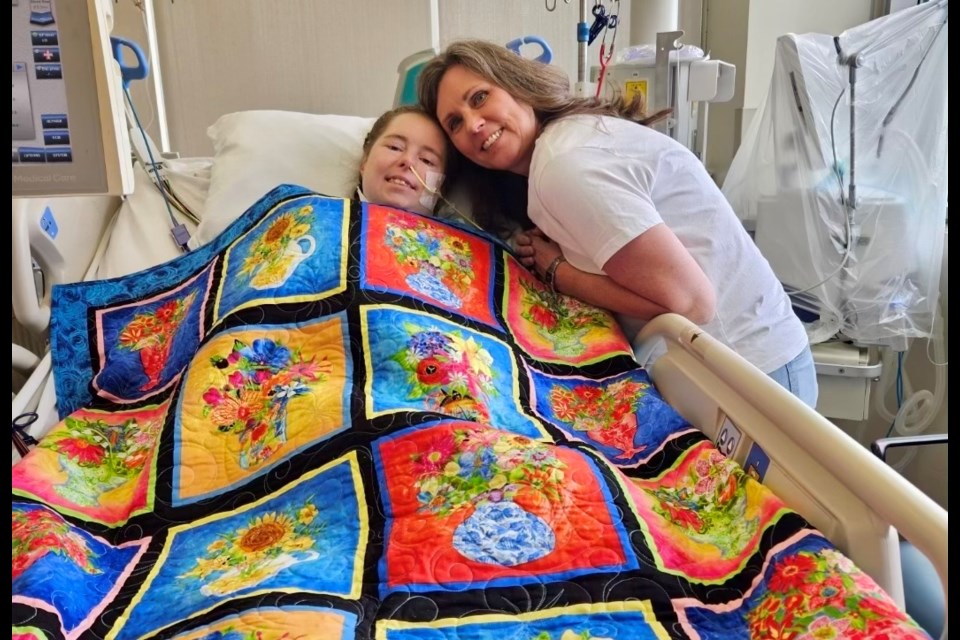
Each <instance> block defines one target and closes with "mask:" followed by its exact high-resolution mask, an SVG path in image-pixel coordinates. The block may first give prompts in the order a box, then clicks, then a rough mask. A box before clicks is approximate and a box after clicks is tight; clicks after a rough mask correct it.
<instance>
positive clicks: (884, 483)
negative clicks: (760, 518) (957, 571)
mask: <svg viewBox="0 0 960 640" xmlns="http://www.w3.org/2000/svg"><path fill="white" fill-rule="evenodd" d="M661 341H662V342H663V343H665V344H666V353H665V354H664V355H662V356H660V357H659V358H658V359H657V360H656V361H654V363H653V365H652V366H651V367H650V368H649V371H650V376H651V379H653V381H654V382H655V383H656V385H657V388H658V389H659V390H660V392H661V393H662V395H663V397H664V398H665V399H666V400H667V401H668V402H669V403H670V404H671V405H673V407H674V408H676V409H677V410H678V411H679V412H680V414H681V415H683V416H684V418H686V419H687V420H689V421H690V422H691V423H692V424H693V425H694V426H697V427H698V428H700V429H701V430H702V431H703V432H704V433H705V434H706V435H707V436H708V437H710V438H711V439H713V440H714V441H715V442H716V441H717V440H718V438H721V437H722V438H723V439H724V440H725V443H729V442H731V441H732V440H736V443H735V445H733V446H732V447H730V448H729V449H728V450H727V451H724V453H728V455H729V457H731V458H732V459H734V460H736V461H737V462H738V463H740V464H741V465H744V463H745V461H746V458H747V454H748V452H749V451H750V449H751V447H752V445H753V443H756V444H757V445H758V446H759V447H760V448H762V450H763V452H764V453H765V454H766V456H767V457H768V458H769V460H770V464H769V467H768V468H767V470H766V473H765V475H764V476H763V477H762V481H763V483H764V484H765V485H766V486H767V487H768V488H770V489H771V490H772V491H773V492H774V493H775V494H776V495H777V496H779V497H780V498H781V499H782V500H784V502H785V503H786V504H787V506H789V507H790V508H791V509H793V510H795V511H796V512H797V513H799V514H800V515H802V516H803V517H804V518H805V519H806V520H807V521H808V522H810V523H811V525H813V526H814V527H816V528H817V529H819V530H820V531H821V532H822V533H823V534H824V535H825V536H826V537H827V538H828V539H829V540H830V541H831V542H833V543H834V544H836V545H837V547H838V548H839V549H840V550H841V551H842V552H844V553H845V554H846V555H847V556H848V557H849V558H850V559H851V560H852V561H853V562H854V563H855V564H856V565H857V566H858V567H859V568H860V569H862V570H863V571H865V572H866V573H867V574H868V575H870V576H871V577H872V578H873V579H874V580H875V581H876V582H877V583H878V584H879V585H880V586H881V587H882V588H883V589H884V590H886V591H887V593H888V594H890V596H891V597H892V598H893V599H894V600H895V601H896V602H897V603H898V605H899V606H900V607H902V608H903V607H904V606H905V605H904V591H903V579H902V572H901V565H900V552H899V540H898V536H897V533H898V532H899V533H900V535H902V536H903V537H904V538H905V539H906V540H908V541H909V542H910V543H912V544H913V545H914V546H915V547H916V548H917V549H918V550H919V551H920V552H921V553H922V554H923V555H925V556H926V557H927V558H928V559H929V560H930V562H931V563H932V564H933V566H934V567H935V568H936V571H937V574H938V576H939V578H940V582H941V587H942V589H943V594H944V600H945V601H949V600H948V599H947V511H946V510H945V509H944V508H942V507H941V506H940V505H938V504H937V503H936V502H934V501H933V500H932V499H931V498H930V497H929V496H927V495H926V494H925V493H923V492H922V491H920V490H919V489H918V488H917V487H916V486H914V485H913V484H912V483H910V482H909V481H908V480H906V479H905V478H904V477H903V476H901V475H900V474H898V473H897V472H896V471H895V470H893V469H892V468H891V467H889V466H887V465H886V464H884V463H883V462H882V461H881V460H880V459H879V458H877V457H876V456H875V455H873V454H872V453H871V452H870V451H869V450H867V448H865V447H863V446H862V445H860V444H859V443H858V442H857V441H856V440H854V439H853V438H852V437H851V436H850V435H848V434H847V433H845V432H844V431H842V430H841V429H840V428H839V427H837V426H836V425H834V424H833V423H831V422H830V421H828V420H827V419H826V418H824V417H823V416H821V415H820V414H818V413H817V412H816V411H814V410H813V409H811V408H810V407H808V406H807V405H806V404H804V403H803V402H802V401H801V400H799V399H798V398H796V397H795V396H793V395H792V394H791V393H789V392H788V391H787V390H786V389H784V388H783V387H781V386H780V385H778V384H777V383H776V382H775V381H774V380H773V379H772V378H770V377H769V376H767V375H765V374H763V373H762V372H761V371H760V370H758V369H756V368H755V367H752V366H749V365H746V361H745V360H744V359H743V358H742V357H740V356H739V355H737V354H736V353H735V352H734V351H733V350H731V349H730V348H729V347H727V346H725V345H723V344H721V343H720V342H719V341H717V340H716V339H715V338H713V337H712V336H710V335H708V334H706V333H705V332H704V331H703V330H702V329H700V328H699V327H697V326H696V325H694V324H693V323H691V322H689V321H688V320H686V319H685V318H683V317H682V316H679V315H676V314H665V315H662V316H659V317H657V318H654V319H653V320H652V321H650V322H649V323H647V325H646V326H645V327H644V328H643V330H642V331H641V332H640V335H639V336H638V345H639V348H638V361H639V362H640V363H641V364H644V363H645V362H646V360H648V359H649V355H650V354H651V352H652V350H653V349H655V348H656V347H657V345H659V344H660V343H661ZM745 365H746V366H745ZM731 434H732V436H731ZM723 449H724V448H723V447H721V450H723ZM941 637H942V638H946V637H947V626H946V620H944V626H943V635H942V636H941Z"/></svg>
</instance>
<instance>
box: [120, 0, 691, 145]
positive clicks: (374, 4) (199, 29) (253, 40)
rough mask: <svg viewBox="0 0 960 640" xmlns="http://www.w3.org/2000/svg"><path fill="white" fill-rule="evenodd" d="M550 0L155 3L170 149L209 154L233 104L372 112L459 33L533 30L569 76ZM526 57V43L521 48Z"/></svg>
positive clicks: (135, 27) (623, 19)
mask: <svg viewBox="0 0 960 640" xmlns="http://www.w3.org/2000/svg"><path fill="white" fill-rule="evenodd" d="M589 4H590V6H592V3H589ZM556 5H557V6H556V10H555V11H552V12H548V11H547V10H546V8H545V5H544V1H543V0H522V1H521V0H483V1H482V2H476V0H404V1H403V2H402V4H401V3H390V4H387V3H385V2H383V0H355V1H354V2H351V3H349V4H345V3H342V2H335V1H334V0H284V2H282V3H277V2H274V1H273V0H205V1H204V2H202V3H201V2H169V1H167V0H153V6H154V11H155V15H156V25H157V37H158V42H159V49H160V68H161V71H162V74H161V75H162V78H163V90H164V94H165V95H164V102H165V104H166V110H167V121H168V127H169V131H170V142H171V144H170V146H171V149H172V150H173V151H176V152H179V153H180V154H181V155H183V156H208V155H212V152H213V148H212V144H211V142H210V141H209V140H208V138H207V136H206V130H207V128H208V127H209V126H210V125H212V124H213V123H214V122H215V121H216V120H217V118H218V117H220V116H221V115H224V114H227V113H231V112H234V111H242V110H247V109H284V110H290V111H304V112H312V113H336V114H346V115H358V116H376V115H379V114H380V113H381V112H383V111H385V110H386V109H388V108H390V106H391V105H392V103H393V97H394V91H395V89H396V85H397V64H398V63H399V62H400V60H402V59H403V58H405V57H406V56H408V55H410V54H413V53H416V52H418V51H422V50H424V49H428V48H430V47H431V46H439V47H443V46H445V45H446V44H447V43H449V42H450V41H452V40H455V39H458V38H466V37H477V38H484V39H488V40H492V41H494V42H503V43H506V42H508V41H509V40H512V39H514V38H517V37H520V36H526V35H537V36H540V37H542V38H544V39H545V40H546V41H547V42H548V43H549V44H550V47H551V49H552V50H553V53H554V64H557V65H559V66H560V67H561V68H563V69H564V70H565V71H566V72H567V73H568V74H569V76H570V78H571V80H572V81H575V80H576V78H577V42H576V28H577V22H578V21H579V2H578V1H577V0H572V1H571V2H569V3H566V2H564V0H558V1H557V3H556ZM607 5H608V6H609V5H611V3H610V2H609V1H608V2H607ZM619 5H620V9H619V12H620V27H619V31H620V32H619V33H618V36H617V43H616V44H617V47H618V48H623V47H625V46H627V45H629V44H631V41H630V39H629V24H630V2H629V1H628V0H622V1H621V2H620V3H619ZM386 7H389V9H388V10H385V8H386ZM401 7H402V9H401ZM700 8H701V0H678V14H679V22H680V25H681V28H682V29H684V30H685V31H686V33H687V34H688V35H687V36H685V38H684V42H687V43H691V44H697V43H698V42H699V38H700V24H701V21H700V13H701V11H700ZM114 12H115V27H114V33H115V34H116V35H122V36H125V37H128V38H130V39H133V40H135V41H137V42H139V43H141V44H142V45H143V46H144V48H145V49H146V43H147V36H146V30H145V28H144V24H143V18H142V15H141V11H140V10H139V9H138V8H137V7H136V6H135V4H134V3H133V2H132V1H130V0H127V1H125V2H120V3H118V4H117V5H116V6H115V9H114ZM588 18H589V19H591V20H592V16H591V15H588ZM599 49H600V40H599V39H598V40H597V41H596V42H595V43H594V44H593V45H592V46H591V47H590V48H589V52H588V57H587V62H588V65H590V66H596V65H598V63H599ZM536 52H537V49H536V47H535V46H533V45H531V48H530V53H531V54H534V53H536ZM131 95H132V97H133V100H134V103H135V104H136V105H137V110H138V112H139V113H140V114H141V120H142V122H143V124H144V126H145V128H146V129H147V131H148V133H149V134H150V135H151V137H153V139H154V140H155V141H157V142H158V143H159V133H158V127H157V122H156V118H155V114H156V106H155V103H154V99H155V96H154V92H153V88H152V82H149V81H148V82H134V83H133V84H132V85H131Z"/></svg>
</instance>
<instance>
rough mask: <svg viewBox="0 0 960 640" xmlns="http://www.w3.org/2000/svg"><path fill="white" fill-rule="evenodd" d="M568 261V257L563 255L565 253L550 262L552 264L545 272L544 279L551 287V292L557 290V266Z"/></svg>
mask: <svg viewBox="0 0 960 640" xmlns="http://www.w3.org/2000/svg"><path fill="white" fill-rule="evenodd" d="M566 261H567V259H566V258H564V257H563V254H561V255H559V256H557V257H556V258H554V259H553V262H551V263H550V266H549V267H547V271H546V273H544V279H545V280H546V281H547V286H548V287H550V293H556V292H557V268H558V267H559V266H560V264H561V263H563V262H566Z"/></svg>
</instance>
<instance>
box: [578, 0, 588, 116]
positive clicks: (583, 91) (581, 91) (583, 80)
mask: <svg viewBox="0 0 960 640" xmlns="http://www.w3.org/2000/svg"><path fill="white" fill-rule="evenodd" d="M589 35H590V28H589V27H588V26H587V0H580V22H578V23H577V86H576V87H575V93H576V95H577V97H580V98H583V97H586V95H587V39H588V37H589Z"/></svg>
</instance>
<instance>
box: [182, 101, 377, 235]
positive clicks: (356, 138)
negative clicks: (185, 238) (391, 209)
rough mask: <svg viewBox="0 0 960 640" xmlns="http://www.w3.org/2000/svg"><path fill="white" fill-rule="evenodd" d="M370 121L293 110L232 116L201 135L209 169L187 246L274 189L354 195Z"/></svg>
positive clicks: (217, 229) (216, 231) (222, 226)
mask: <svg viewBox="0 0 960 640" xmlns="http://www.w3.org/2000/svg"><path fill="white" fill-rule="evenodd" d="M375 121H376V118H361V117H357V116H340V115H317V114H310V113H297V112H294V111H239V112H237V113H230V114H227V115H225V116H221V117H220V119H218V120H217V121H216V122H215V123H214V124H213V126H211V127H210V128H209V129H208V130H207V135H208V136H210V138H211V139H212V140H213V149H214V163H213V167H212V169H211V175H210V189H209V191H208V193H207V199H206V203H205V205H204V208H203V213H202V215H201V216H200V225H199V226H198V227H197V231H196V233H195V234H194V235H193V237H192V238H191V242H190V244H191V247H193V248H196V247H198V246H200V245H203V244H206V243H208V242H210V241H211V240H212V239H213V238H215V237H216V236H217V235H218V234H219V233H220V232H221V231H223V230H224V229H226V228H227V226H229V225H230V223H231V222H233V221H234V220H236V219H237V218H239V217H240V216H241V215H243V213H244V212H245V211H246V210H247V209H248V208H249V207H250V206H251V205H253V204H254V203H255V202H256V201H257V200H259V199H260V198H262V197H263V196H264V195H266V194H267V193H268V192H269V191H270V190H271V189H273V188H274V187H276V186H277V185H280V184H284V183H287V184H296V185H300V186H303V187H307V188H309V189H312V190H314V191H316V192H318V193H322V194H325V195H328V196H333V197H337V198H350V197H353V195H354V193H355V191H356V187H357V182H358V180H359V173H360V157H361V156H362V154H363V139H364V138H365V137H366V135H367V132H369V131H370V128H371V127H372V126H373V123H374V122H375Z"/></svg>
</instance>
